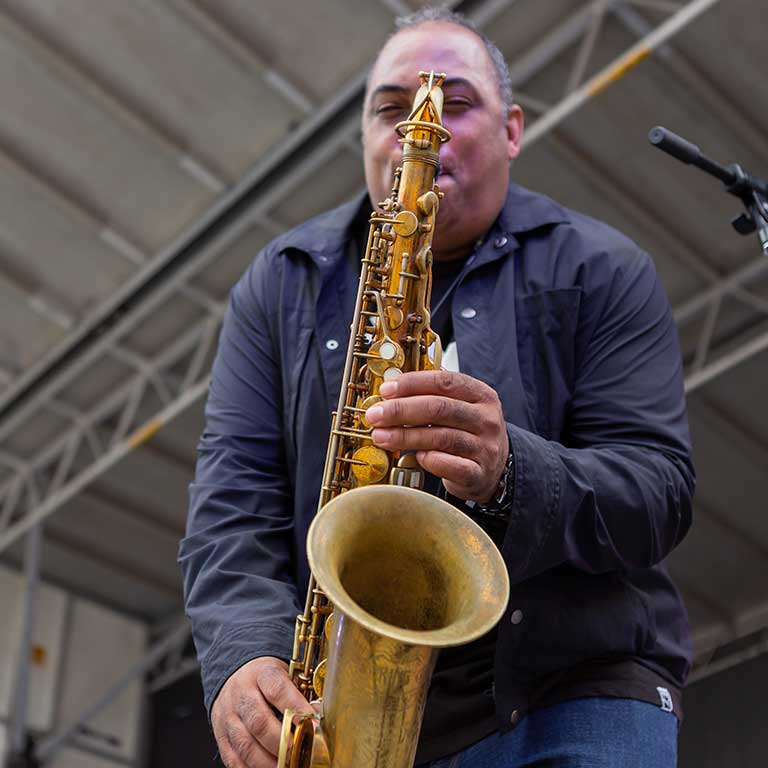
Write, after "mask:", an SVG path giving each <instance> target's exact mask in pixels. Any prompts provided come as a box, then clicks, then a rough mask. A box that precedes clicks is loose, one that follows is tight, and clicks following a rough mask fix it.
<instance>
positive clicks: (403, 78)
mask: <svg viewBox="0 0 768 768" xmlns="http://www.w3.org/2000/svg"><path fill="white" fill-rule="evenodd" d="M491 67H492V65H491V62H490V58H489V56H488V53H487V51H486V50H485V46H484V44H483V42H482V40H481V39H480V38H479V37H478V36H477V35H476V34H475V33H474V32H472V31H471V30H469V29H465V28H464V27H461V26H459V25H457V24H453V23H447V22H442V21H435V22H425V23H424V24H420V25H418V26H416V27H407V28H406V29H403V30H401V31H400V32H398V33H397V34H395V35H394V36H392V37H391V38H390V39H389V40H388V41H387V43H386V44H385V45H384V47H383V48H382V50H381V52H380V53H379V56H378V58H377V59H376V62H375V64H374V66H373V69H372V71H371V76H370V78H369V81H368V89H369V93H372V92H373V91H375V90H376V89H378V87H379V86H381V85H383V84H387V85H394V86H402V87H406V88H411V87H415V86H418V80H417V79H416V74H417V72H418V71H419V70H424V71H429V70H431V69H434V70H436V71H441V70H442V71H446V70H448V69H450V70H451V71H450V72H448V74H449V75H453V74H457V68H458V70H459V71H460V73H461V78H463V80H464V81H465V82H468V81H470V82H471V81H474V80H479V79H481V78H484V77H486V76H487V75H488V74H489V72H490V69H491ZM452 79H454V80H456V78H452ZM446 82H447V81H446Z"/></svg>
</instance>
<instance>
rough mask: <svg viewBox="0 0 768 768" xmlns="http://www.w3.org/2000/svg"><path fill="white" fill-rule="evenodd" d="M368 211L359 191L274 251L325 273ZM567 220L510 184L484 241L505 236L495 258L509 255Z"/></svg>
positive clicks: (550, 204) (547, 202) (558, 209)
mask: <svg viewBox="0 0 768 768" xmlns="http://www.w3.org/2000/svg"><path fill="white" fill-rule="evenodd" d="M368 210H370V203H369V201H368V193H367V192H365V191H363V192H360V193H359V194H358V195H357V196H356V197H355V198H353V199H352V200H350V201H349V202H347V203H344V205H341V206H339V207H338V208H335V209H333V210H331V211H327V212H326V213H322V214H320V215H319V216H315V217H314V218H312V219H309V220H308V221H306V222H304V223H303V224H301V225H300V226H298V227H297V228H296V229H293V230H291V231H290V232H287V233H285V234H284V235H280V236H279V237H278V238H277V239H276V240H275V241H274V246H275V247H276V249H277V250H288V249H297V250H300V251H304V252H305V253H307V254H308V255H309V256H310V258H311V259H312V261H313V262H314V263H315V264H316V265H317V267H318V268H319V269H320V271H321V272H326V271H327V270H329V269H333V268H335V267H336V265H337V263H338V261H339V259H340V258H341V257H342V256H343V255H344V252H345V247H346V245H347V243H348V242H349V241H350V240H351V239H352V238H353V237H355V229H354V226H353V225H354V224H355V222H356V220H357V219H358V216H361V215H367V212H368ZM569 221H570V215H569V212H568V210H567V209H565V208H563V207H562V206H561V205H558V204H557V203H555V202H554V201H553V200H551V199H550V198H548V197H546V196H544V195H540V194H538V193H536V192H532V191H531V190H529V189H526V188H525V187H521V186H519V185H517V184H510V186H509V189H508V190H507V197H506V199H505V201H504V207H503V208H502V209H501V212H500V213H499V217H498V218H497V220H496V222H495V223H494V224H493V226H492V227H491V229H490V230H489V232H488V235H487V236H486V237H485V238H484V239H483V242H484V244H486V243H490V242H492V241H499V238H502V237H506V238H507V243H505V245H507V247H505V248H503V249H500V248H499V247H498V246H496V249H497V254H496V255H497V256H498V255H501V253H508V252H509V251H510V250H513V249H514V248H515V247H516V246H517V245H518V242H519V238H518V235H524V234H526V233H528V232H532V231H533V230H536V229H539V228H540V227H545V226H549V225H555V224H561V223H568V222H569ZM482 250H485V249H484V248H483V249H482ZM478 255H480V254H478ZM490 260H491V258H482V259H480V260H479V261H482V262H483V263H487V262H488V261H490Z"/></svg>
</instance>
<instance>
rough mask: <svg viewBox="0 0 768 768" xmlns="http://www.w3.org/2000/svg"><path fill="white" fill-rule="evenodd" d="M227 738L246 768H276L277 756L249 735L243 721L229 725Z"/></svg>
mask: <svg viewBox="0 0 768 768" xmlns="http://www.w3.org/2000/svg"><path fill="white" fill-rule="evenodd" d="M226 738H227V741H228V742H229V746H230V748H231V749H232V751H233V752H234V754H235V755H236V756H237V758H238V759H239V760H240V762H241V763H242V764H243V765H244V766H246V768H272V766H274V764H275V756H274V755H271V754H269V752H267V750H266V749H264V747H262V746H261V744H259V743H258V742H257V741H256V739H254V738H253V736H251V734H250V733H248V729H247V728H246V727H245V725H244V724H243V723H242V722H241V721H239V720H233V721H231V722H230V723H229V724H228V725H227V727H226Z"/></svg>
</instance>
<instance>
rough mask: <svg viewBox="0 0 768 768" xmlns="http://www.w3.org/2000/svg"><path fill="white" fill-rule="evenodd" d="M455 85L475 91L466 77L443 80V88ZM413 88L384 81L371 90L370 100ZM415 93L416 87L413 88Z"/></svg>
mask: <svg viewBox="0 0 768 768" xmlns="http://www.w3.org/2000/svg"><path fill="white" fill-rule="evenodd" d="M453 86H464V87H465V88H470V89H471V90H472V91H475V90H476V89H475V86H474V85H473V84H472V83H471V82H470V81H469V80H467V78H466V77H449V78H448V79H447V80H445V81H444V82H443V86H442V87H443V88H444V89H445V88H451V87H453ZM411 90H412V89H410V88H406V87H405V86H403V85H396V84H394V83H383V84H382V85H378V86H376V88H374V89H373V91H371V95H370V97H369V98H370V100H371V101H373V100H374V99H375V98H376V97H377V96H379V95H381V94H382V93H384V94H398V95H401V94H408V93H410V92H411ZM413 91H414V93H415V91H416V89H415V88H414V89H413Z"/></svg>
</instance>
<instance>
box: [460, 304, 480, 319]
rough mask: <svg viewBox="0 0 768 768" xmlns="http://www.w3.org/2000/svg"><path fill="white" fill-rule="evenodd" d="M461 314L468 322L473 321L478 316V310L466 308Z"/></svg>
mask: <svg viewBox="0 0 768 768" xmlns="http://www.w3.org/2000/svg"><path fill="white" fill-rule="evenodd" d="M459 314H460V315H461V316H462V317H464V318H466V319H467V320H471V319H472V318H473V317H474V316H475V315H476V314H477V310H476V309H474V308H472V307H464V309H462V310H461V312H459Z"/></svg>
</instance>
